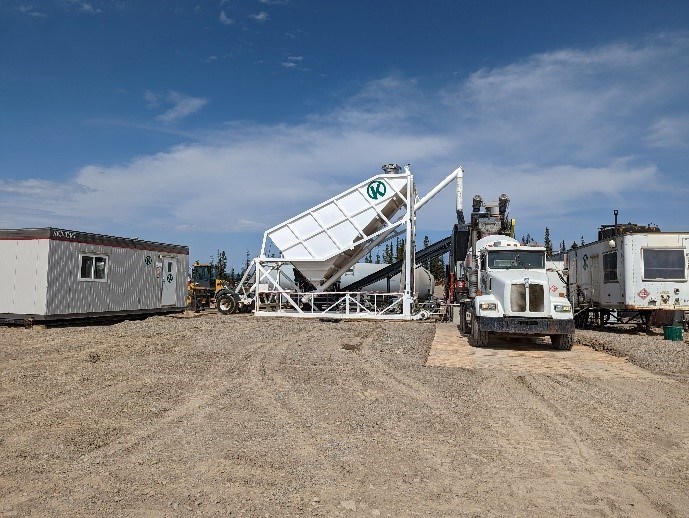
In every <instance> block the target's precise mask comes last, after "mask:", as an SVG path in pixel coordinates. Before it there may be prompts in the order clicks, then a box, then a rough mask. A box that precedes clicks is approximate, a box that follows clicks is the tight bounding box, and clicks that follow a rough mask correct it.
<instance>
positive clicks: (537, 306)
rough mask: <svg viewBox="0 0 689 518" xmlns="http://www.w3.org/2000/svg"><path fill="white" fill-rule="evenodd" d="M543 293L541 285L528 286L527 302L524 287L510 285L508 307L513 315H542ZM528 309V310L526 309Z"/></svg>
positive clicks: (522, 285)
mask: <svg viewBox="0 0 689 518" xmlns="http://www.w3.org/2000/svg"><path fill="white" fill-rule="evenodd" d="M544 301H545V291H544V287H543V285H542V284H529V301H528V305H527V300H526V286H525V285H524V284H512V286H511V290H510V307H511V308H512V311H514V312H515V313H525V312H526V311H530V312H532V313H542V312H543V303H544ZM527 308H528V309H527Z"/></svg>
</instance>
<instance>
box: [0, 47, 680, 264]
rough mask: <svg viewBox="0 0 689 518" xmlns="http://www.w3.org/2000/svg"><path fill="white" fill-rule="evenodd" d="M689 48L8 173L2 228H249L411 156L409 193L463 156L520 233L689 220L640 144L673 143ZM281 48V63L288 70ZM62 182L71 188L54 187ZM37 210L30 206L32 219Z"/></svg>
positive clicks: (445, 219)
mask: <svg viewBox="0 0 689 518" xmlns="http://www.w3.org/2000/svg"><path fill="white" fill-rule="evenodd" d="M688 50H689V44H687V41H686V40H685V39H682V38H670V39H668V38H659V39H657V40H653V41H649V42H648V43H646V44H645V45H640V46H637V47H634V46H628V45H611V46H607V47H600V48H596V49H591V50H587V51H585V50H567V51H559V52H552V53H547V54H541V55H537V56H533V57H530V58H528V59H526V60H523V61H521V62H519V63H514V64H512V65H509V66H505V67H502V68H495V69H490V70H488V69H486V70H480V71H476V72H475V73H473V74H471V75H469V76H468V77H466V78H465V80H463V81H460V82H457V83H455V84H453V85H448V86H446V87H445V88H443V89H442V91H439V92H438V91H435V92H434V91H429V90H428V89H427V88H426V87H425V84H424V82H423V81H422V80H415V79H408V78H403V77H385V78H381V79H379V80H377V81H372V82H371V83H369V84H367V85H365V86H364V87H362V88H361V90H360V91H359V92H358V93H357V94H356V95H353V96H351V97H350V98H349V99H347V100H345V101H343V102H342V103H341V105H340V106H339V107H337V108H336V109H333V110H331V111H329V112H327V113H316V114H312V115H310V116H308V117H305V119H304V120H303V121H302V122H301V123H299V124H293V125H288V124H276V125H260V124H248V123H242V124H241V125H240V124H238V123H237V124H232V125H230V127H231V128H232V129H230V130H227V131H224V132H216V133H213V134H208V135H206V136H205V137H204V139H203V141H201V142H199V141H198V140H197V141H195V142H196V143H188V144H186V145H181V146H177V147H175V148H172V149H168V150H164V151H161V152H160V153H158V154H155V155H150V156H142V157H138V158H134V159H132V160H131V161H130V162H129V163H126V164H119V165H113V166H108V167H99V166H95V165H89V166H86V167H83V168H81V169H80V170H79V171H78V172H76V173H75V175H74V177H73V178H72V179H71V180H69V181H67V182H64V183H52V182H49V183H45V182H44V181H42V180H35V182H36V183H35V184H29V183H25V182H10V181H5V182H3V183H0V213H2V214H5V216H4V217H5V218H13V219H12V221H13V222H14V223H13V224H12V226H26V224H27V223H28V222H30V225H36V224H38V223H36V221H37V220H40V219H41V218H42V219H43V223H42V224H55V225H63V226H66V225H70V226H72V227H76V228H85V227H86V226H87V225H89V227H87V228H91V227H90V226H91V225H93V224H94V218H96V219H97V221H99V222H100V225H101V228H100V229H98V230H100V231H106V232H110V233H116V232H117V230H116V229H117V228H119V227H120V226H125V225H126V223H127V222H128V221H130V220H131V218H136V220H137V221H145V222H146V223H145V224H146V225H147V228H148V229H151V232H155V231H156V229H157V230H158V231H162V229H170V228H177V229H180V231H183V230H184V229H190V228H194V229H197V230H195V232H197V231H198V229H201V230H204V231H209V232H242V231H249V232H255V233H258V232H260V231H262V230H263V229H265V228H267V227H269V226H272V225H274V224H276V223H279V222H280V221H283V220H284V219H286V218H288V217H290V216H292V215H294V214H297V213H298V212H301V211H302V210H305V209H307V208H308V207H310V206H312V205H314V204H316V203H318V202H320V201H322V200H324V199H327V198H329V197H330V196H333V195H335V194H337V193H338V192H341V191H342V190H344V189H346V188H348V187H349V186H351V185H353V184H355V183H358V182H360V181H362V180H364V179H365V178H367V177H369V176H373V175H374V174H377V172H378V171H379V167H380V164H383V163H387V162H391V161H396V162H398V163H400V164H404V163H408V162H409V163H411V164H412V170H413V171H414V174H415V179H416V182H417V185H418V191H419V194H421V195H423V194H425V193H426V192H428V190H429V189H430V188H431V187H432V186H433V185H435V184H436V183H438V182H439V181H440V180H441V179H442V178H444V177H445V176H446V175H447V174H448V173H449V172H450V171H452V170H453V169H454V168H455V167H456V166H457V165H459V164H462V165H464V166H465V169H466V176H465V188H466V189H465V199H467V200H468V199H470V196H471V195H473V194H475V193H481V194H482V195H483V196H484V198H487V199H493V197H497V196H498V195H499V194H500V193H501V192H506V193H507V194H508V195H509V196H510V198H511V199H512V200H513V201H512V211H513V213H514V214H515V217H517V219H518V221H519V222H520V225H522V226H521V227H520V228H521V229H523V233H526V232H530V233H532V235H537V233H538V232H540V231H542V229H543V228H544V227H545V225H546V224H548V225H549V226H550V227H551V232H553V234H552V238H553V240H554V241H557V242H559V241H560V240H561V239H566V240H567V241H568V242H571V240H572V239H577V240H578V238H579V235H580V234H581V233H584V229H585V230H586V234H587V235H592V234H593V233H594V232H595V230H596V228H597V226H598V225H599V224H600V223H602V222H601V221H600V219H601V218H600V216H599V215H600V214H601V213H602V211H605V214H606V215H607V211H608V210H611V209H612V208H613V205H614V208H619V209H621V214H622V215H623V217H624V219H625V220H635V219H636V220H637V221H639V222H642V223H646V222H648V221H647V220H648V219H649V217H650V218H653V219H654V220H655V222H656V223H658V224H662V223H663V222H662V221H661V220H660V218H662V217H665V218H666V222H668V223H671V224H672V225H674V226H675V227H676V226H677V225H680V226H684V227H685V229H686V227H689V219H688V217H689V216H687V213H686V202H685V201H684V200H685V197H684V196H685V195H686V190H687V189H688V188H689V180H688V179H687V177H686V175H685V174H684V170H683V169H681V171H680V170H678V171H679V172H677V174H676V176H674V177H673V176H672V175H673V174H674V171H672V170H669V169H667V167H662V166H661V165H659V163H658V160H657V157H656V155H654V153H653V150H654V149H655V148H654V147H655V146H663V150H666V149H668V146H671V145H672V146H675V147H676V149H684V150H685V151H686V148H687V140H686V135H687V131H686V130H687V118H686V116H684V115H681V116H680V115H677V108H676V107H677V106H680V107H682V109H683V108H684V107H686V106H687V102H689V86H688V85H687V84H686V81H680V79H681V78H682V72H683V67H682V66H678V64H679V65H681V64H683V62H682V60H683V59H685V58H684V57H683V56H689V52H687V51H688ZM291 57H292V58H295V59H290V57H288V58H287V60H286V61H285V62H284V63H283V65H285V64H292V65H294V66H297V64H299V63H301V60H300V59H296V58H299V56H291ZM285 66H287V65H285ZM146 100H147V102H148V103H149V105H150V106H151V107H157V106H161V105H164V103H170V104H172V107H171V108H170V109H169V110H168V111H166V112H165V113H163V114H162V115H160V116H159V120H162V121H167V122H172V121H175V120H179V119H181V118H182V117H185V116H188V115H190V114H192V113H195V112H196V111H198V110H199V109H201V108H202V107H203V106H204V105H205V104H206V103H207V100H206V99H203V98H194V97H190V96H187V95H184V94H180V93H177V92H169V93H168V94H167V95H166V96H161V95H157V94H155V93H153V92H147V93H146ZM156 103H157V104H156ZM649 145H650V147H649ZM677 146H684V147H683V148H681V147H679V148H677ZM681 165H682V164H679V166H681ZM190 186H192V187H193V186H204V188H198V189H197V188H190ZM209 186H212V188H209ZM666 186H668V187H666ZM670 186H671V187H670ZM74 188H77V189H78V195H76V196H73V195H66V194H65V193H69V192H71V190H72V189H74ZM682 190H684V194H682V192H681V191H682ZM37 202H38V203H37ZM453 203H454V202H453V193H452V192H449V191H448V192H443V193H441V194H440V195H439V196H438V199H437V200H434V201H432V202H431V203H429V205H428V206H427V207H424V209H423V213H421V214H420V215H419V232H424V231H426V230H429V229H436V230H443V229H445V230H447V229H449V228H450V225H451V223H452V218H453ZM35 205H40V207H41V208H42V209H41V210H42V211H43V212H42V213H38V215H37V214H36V213H32V212H31V210H32V208H33V207H34V206H35ZM661 206H662V208H663V210H662V211H659V210H658V209H659V207H661ZM8 214H11V216H8ZM648 214H652V216H648ZM94 215H95V216H94ZM656 215H658V216H660V218H656ZM663 215H665V216H663ZM5 226H7V225H5ZM661 226H662V225H661ZM664 226H667V224H666V225H664ZM531 229H534V230H531ZM572 233H574V234H575V235H572ZM154 235H155V233H154ZM591 237H593V236H591ZM256 240H257V241H258V240H260V238H259V237H258V236H257V237H256ZM214 251H215V250H214V249H213V250H211V252H214Z"/></svg>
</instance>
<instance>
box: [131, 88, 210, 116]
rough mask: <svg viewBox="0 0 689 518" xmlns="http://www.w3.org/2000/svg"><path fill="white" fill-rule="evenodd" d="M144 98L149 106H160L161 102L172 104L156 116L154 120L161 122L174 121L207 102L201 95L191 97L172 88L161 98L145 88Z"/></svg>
mask: <svg viewBox="0 0 689 518" xmlns="http://www.w3.org/2000/svg"><path fill="white" fill-rule="evenodd" d="M144 98H145V100H146V102H147V105H148V107H149V108H156V107H158V106H161V105H162V104H163V103H164V104H168V105H172V106H171V107H170V108H168V109H167V110H166V111H165V112H163V113H161V114H160V115H158V116H157V117H156V120H159V121H161V122H176V121H178V120H180V119H183V118H185V117H188V116H189V115H192V114H194V113H196V112H197V111H199V110H200V109H201V108H203V107H204V106H205V105H206V104H208V100H207V99H204V98H202V97H191V96H189V95H185V94H181V93H179V92H175V91H174V90H170V91H168V93H167V95H166V96H165V98H164V99H161V98H160V96H158V95H157V94H155V93H154V92H151V91H148V90H147V91H146V93H145V94H144Z"/></svg>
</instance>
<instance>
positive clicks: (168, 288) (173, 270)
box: [160, 257, 178, 306]
mask: <svg viewBox="0 0 689 518" xmlns="http://www.w3.org/2000/svg"><path fill="white" fill-rule="evenodd" d="M161 281H162V283H163V289H162V296H161V301H160V305H161V306H177V305H178V304H177V259H176V258H174V257H164V258H163V275H161Z"/></svg>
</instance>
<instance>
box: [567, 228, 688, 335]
mask: <svg viewBox="0 0 689 518" xmlns="http://www.w3.org/2000/svg"><path fill="white" fill-rule="evenodd" d="M634 227H635V226H634V225H629V226H625V227H624V228H623V231H624V229H627V230H631V232H629V233H621V234H620V233H616V232H614V231H611V229H610V228H606V227H602V228H601V232H599V240H598V241H596V242H594V243H589V244H586V245H582V246H580V247H578V248H574V249H572V250H569V251H568V252H567V254H566V268H567V270H568V291H569V299H570V301H571V302H572V304H573V305H574V308H575V314H576V318H575V320H576V321H577V324H578V325H580V326H582V327H584V326H586V325H587V324H591V323H593V324H598V325H602V324H606V323H608V322H610V323H617V322H620V323H628V322H632V321H636V319H638V320H639V321H640V323H642V324H644V325H646V326H648V325H649V321H650V319H651V317H652V315H653V314H654V312H656V311H657V310H666V311H678V312H686V311H689V282H688V280H689V279H688V276H687V269H688V268H687V262H688V260H689V233H679V232H660V231H659V230H658V229H655V231H652V232H643V231H642V232H634V230H635V229H634ZM636 230H644V227H636ZM618 232H619V229H618Z"/></svg>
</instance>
